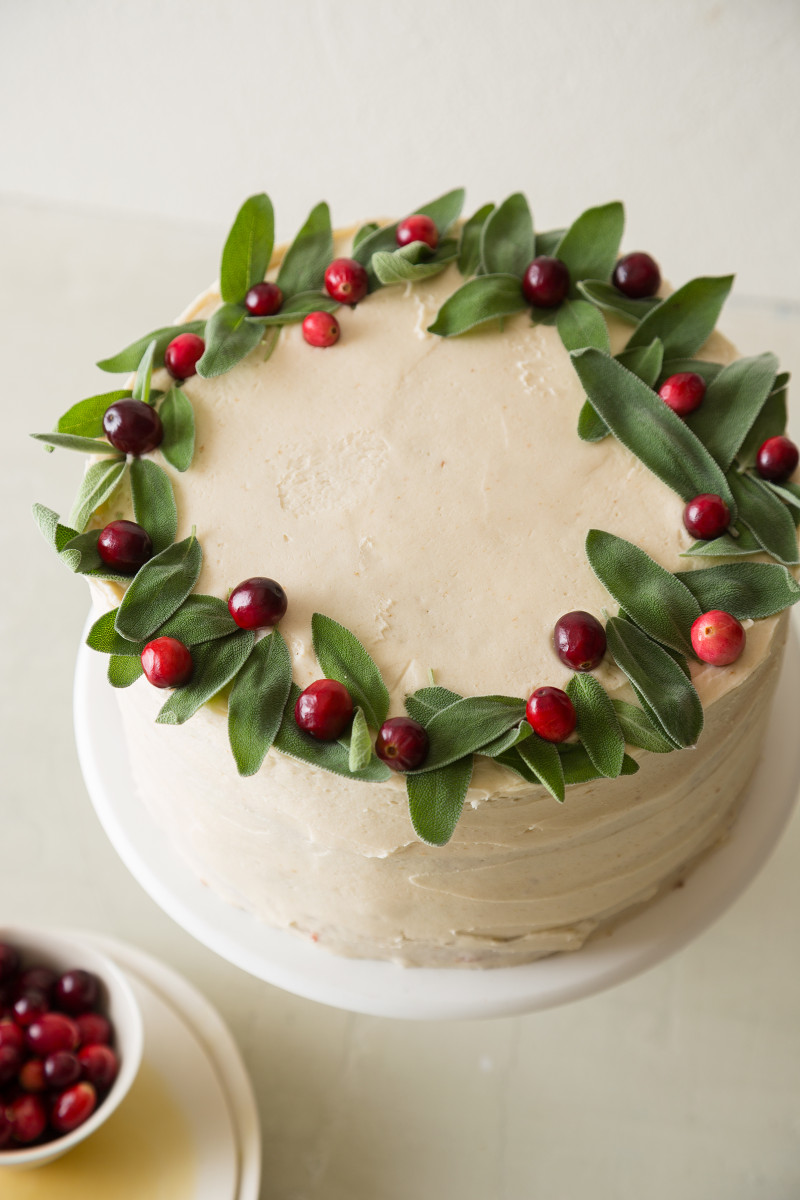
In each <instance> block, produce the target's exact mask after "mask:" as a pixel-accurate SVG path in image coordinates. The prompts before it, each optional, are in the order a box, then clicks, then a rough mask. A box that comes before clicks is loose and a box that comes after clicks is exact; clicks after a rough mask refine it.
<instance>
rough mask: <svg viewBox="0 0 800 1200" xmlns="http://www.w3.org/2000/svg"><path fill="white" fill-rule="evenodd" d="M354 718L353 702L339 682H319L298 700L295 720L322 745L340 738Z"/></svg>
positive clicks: (322, 680)
mask: <svg viewBox="0 0 800 1200" xmlns="http://www.w3.org/2000/svg"><path fill="white" fill-rule="evenodd" d="M352 716H353V701H352V700H351V699H350V693H349V692H348V690H347V688H346V687H345V686H344V684H343V683H339V681H338V680H337V679H317V680H316V681H315V682H314V683H311V684H309V686H308V687H307V688H306V689H305V691H304V692H301V693H300V695H299V696H298V697H297V703H296V704H295V706H294V719H295V721H296V722H297V725H298V728H300V729H302V730H303V732H304V733H310V734H311V736H312V737H315V738H316V739H317V740H318V741H320V742H332V741H335V739H336V738H338V737H341V735H342V734H343V733H344V731H345V729H346V728H347V726H348V725H349V724H350V721H351V719H352Z"/></svg>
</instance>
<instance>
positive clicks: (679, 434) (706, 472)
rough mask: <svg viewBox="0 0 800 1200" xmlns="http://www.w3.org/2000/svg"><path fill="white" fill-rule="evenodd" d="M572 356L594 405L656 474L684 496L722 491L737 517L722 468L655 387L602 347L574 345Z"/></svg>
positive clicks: (691, 496) (623, 442)
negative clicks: (602, 349) (610, 356)
mask: <svg viewBox="0 0 800 1200" xmlns="http://www.w3.org/2000/svg"><path fill="white" fill-rule="evenodd" d="M572 362H573V365H574V367H575V370H576V371H577V373H578V377H579V379H580V381H581V383H582V384H583V386H584V388H585V390H586V394H587V396H588V398H589V400H590V402H591V404H592V407H593V408H594V409H595V411H596V412H597V413H598V414H599V416H600V417H602V419H603V420H604V421H605V423H606V425H608V427H609V429H610V430H611V432H612V433H613V434H614V436H615V437H616V438H618V440H619V441H620V442H622V444H623V445H624V446H627V447H628V449H629V450H631V451H632V452H633V453H634V454H635V455H636V456H637V458H638V459H639V460H640V461H641V462H643V463H644V465H645V466H646V467H647V468H648V469H649V470H651V471H652V472H653V474H655V475H657V476H658V477H659V479H661V480H662V481H663V482H664V483H666V485H667V486H668V487H670V488H672V490H673V491H674V492H677V493H678V495H679V496H680V497H681V498H682V499H684V500H691V499H693V498H694V497H695V496H699V495H700V493H701V492H713V493H714V494H715V495H717V496H721V497H722V499H723V500H724V501H725V502H726V504H727V505H728V507H729V508H730V510H731V516H732V517H735V515H736V505H735V503H734V499H733V495H732V493H731V489H730V487H729V486H728V481H727V480H726V478H725V475H724V474H723V472H722V470H721V469H720V467H719V466H718V464H717V463H716V462H715V461H714V459H713V458H712V457H711V455H710V454H709V453H708V451H707V450H706V448H705V446H703V444H702V443H701V442H700V441H699V440H698V439H697V438H696V437H695V435H694V434H693V433H692V431H691V430H690V429H688V428H687V426H686V423H685V422H684V421H682V420H681V418H680V417H679V416H677V414H676V413H674V412H673V411H672V409H671V408H669V407H668V406H667V405H666V404H665V403H664V401H663V400H662V399H661V398H660V396H658V395H657V394H656V393H655V392H654V391H653V390H652V388H649V387H648V386H647V384H645V383H643V382H642V381H641V379H638V378H637V377H636V376H635V375H634V374H633V373H632V372H631V371H629V370H628V369H627V368H626V367H623V366H622V364H621V363H619V362H617V361H616V360H615V359H613V358H609V357H608V355H606V354H603V353H602V351H600V350H594V349H592V348H589V349H587V350H576V351H573V352H572Z"/></svg>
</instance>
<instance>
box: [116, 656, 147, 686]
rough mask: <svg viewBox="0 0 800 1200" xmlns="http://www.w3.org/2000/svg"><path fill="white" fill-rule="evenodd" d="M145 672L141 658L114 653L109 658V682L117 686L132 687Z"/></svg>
mask: <svg viewBox="0 0 800 1200" xmlns="http://www.w3.org/2000/svg"><path fill="white" fill-rule="evenodd" d="M142 674H143V671H142V662H141V659H139V658H130V657H127V656H126V657H124V658H123V657H121V656H120V655H117V654H112V655H111V657H110V658H109V660H108V682H109V683H110V684H111V686H112V687H115V688H126V687H130V686H131V684H132V683H136V680H137V679H138V678H139V677H140V675H142Z"/></svg>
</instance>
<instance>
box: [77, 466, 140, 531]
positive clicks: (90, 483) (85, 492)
mask: <svg viewBox="0 0 800 1200" xmlns="http://www.w3.org/2000/svg"><path fill="white" fill-rule="evenodd" d="M126 467H127V463H126V462H125V460H124V459H122V460H120V459H114V458H106V459H103V461H102V462H97V463H92V464H91V465H90V466H89V467H88V468H87V470H86V474H85V475H84V477H83V479H82V481H81V486H80V488H79V489H78V494H77V496H76V497H75V502H74V504H73V505H72V511H71V513H70V516H69V523H70V525H71V526H72V527H73V529H75V530H77V532H78V533H83V531H84V529H85V528H86V526H87V525H88V523H89V519H90V517H91V516H92V514H93V513H94V512H95V510H96V509H98V508H99V507H100V505H101V504H105V502H106V500H108V498H109V497H110V496H111V494H112V492H113V491H114V490H115V489H116V488H117V487H118V486H119V484H120V483H121V482H122V479H123V476H124V475H125V470H126Z"/></svg>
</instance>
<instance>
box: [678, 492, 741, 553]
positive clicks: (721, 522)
mask: <svg viewBox="0 0 800 1200" xmlns="http://www.w3.org/2000/svg"><path fill="white" fill-rule="evenodd" d="M683 523H684V525H685V526H686V528H687V529H688V531H689V533H690V534H691V535H692V537H694V538H701V539H702V541H704V542H708V541H710V540H711V539H712V538H718V537H719V536H720V535H721V534H723V533H724V532H725V530H726V529H727V528H728V526H729V525H730V523H731V514H730V509H729V508H728V506H727V504H726V503H725V501H724V500H723V499H722V497H721V496H717V495H715V494H714V492H701V494H700V495H699V496H695V498H694V500H690V501H689V503H688V504H687V505H686V507H685V508H684V510H683Z"/></svg>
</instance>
